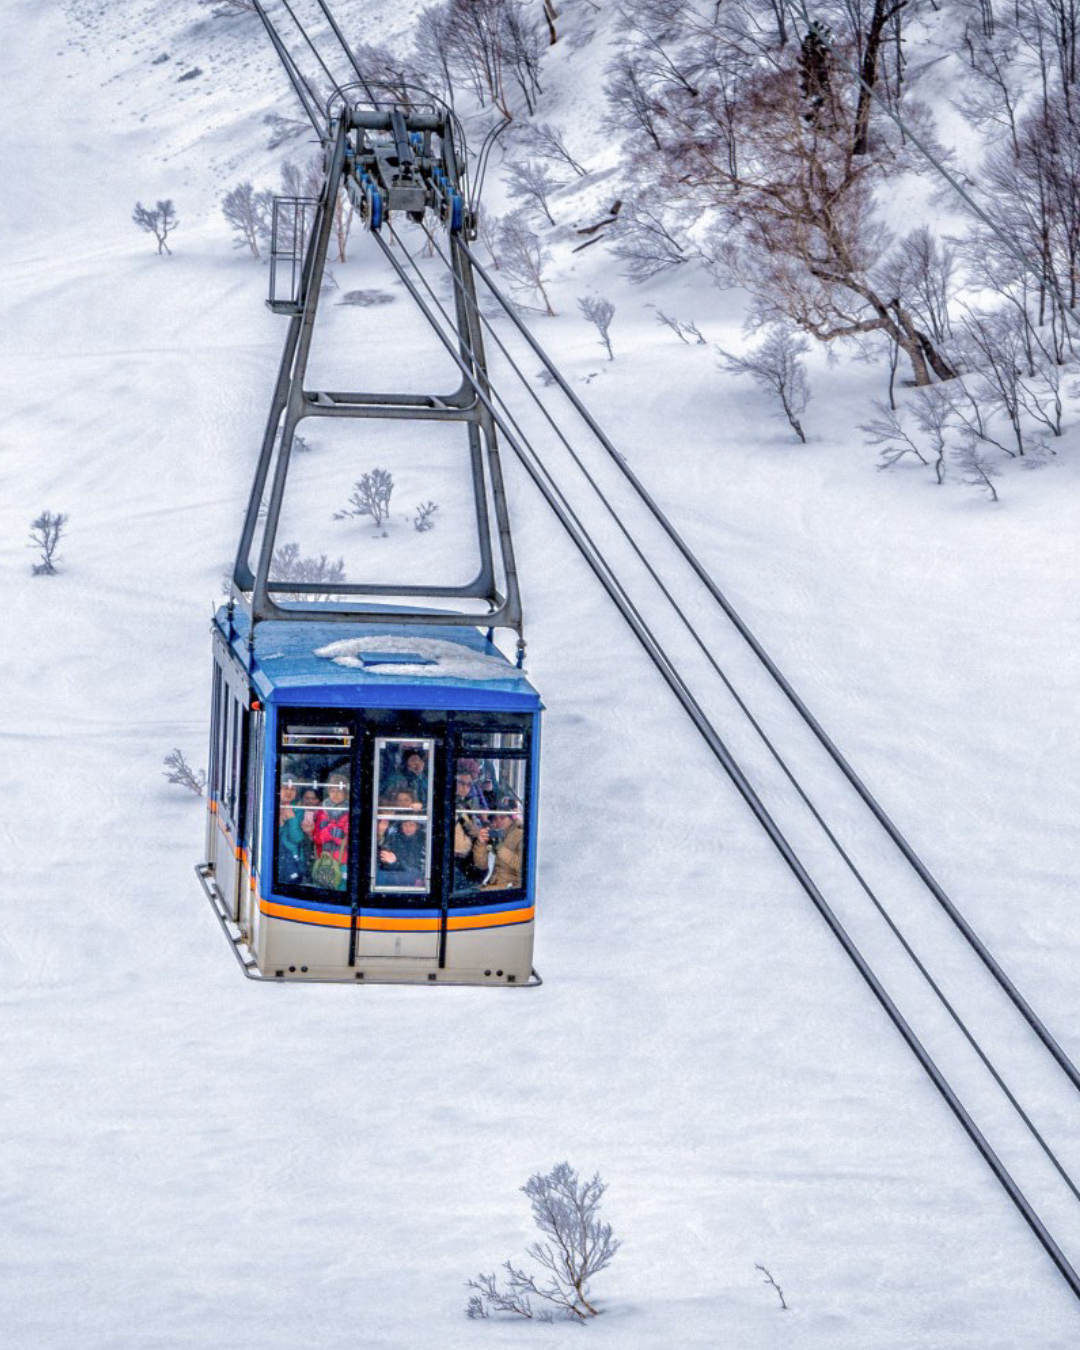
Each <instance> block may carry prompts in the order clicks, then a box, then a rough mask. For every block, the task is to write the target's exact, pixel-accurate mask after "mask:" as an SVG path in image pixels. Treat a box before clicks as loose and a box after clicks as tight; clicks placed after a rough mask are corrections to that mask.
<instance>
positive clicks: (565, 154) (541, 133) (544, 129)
mask: <svg viewBox="0 0 1080 1350" xmlns="http://www.w3.org/2000/svg"><path fill="white" fill-rule="evenodd" d="M526 139H527V143H528V145H529V147H530V148H531V149H532V150H534V151H535V152H536V154H538V155H539V156H540V158H541V159H550V160H554V161H555V162H556V163H562V164H568V165H569V166H570V168H571V169H573V171H574V173H576V174H577V176H578V177H579V178H584V177H586V175H587V174H588V172H589V171H588V169H586V168H585V167H584V165H582V164H579V163H578V161H577V160H576V159H575V158H574V156H573V155H572V154H571V153H570V151H569V150H568V149H567V146H566V141H565V139H564V138H563V134H562V132H561V131H559V130H558V129H557V128H556V127H553V126H552V125H551V123H550V122H538V123H534V124H530V126H529V129H528V132H527V135H526Z"/></svg>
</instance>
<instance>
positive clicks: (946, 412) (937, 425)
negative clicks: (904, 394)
mask: <svg viewBox="0 0 1080 1350" xmlns="http://www.w3.org/2000/svg"><path fill="white" fill-rule="evenodd" d="M944 388H945V387H944V386H943V385H940V384H935V385H931V386H930V388H928V389H917V390H916V391H915V398H914V400H913V410H914V417H915V425H916V426H917V427H918V429H919V430H920V431H921V432H922V433H923V435H924V436H926V437H927V439H928V440H929V442H930V449H931V451H932V453H933V455H934V474H935V476H936V477H937V481H938V483H939V484H941V483H944V481H945V448H946V447H945V433H946V431H948V429H949V427H950V426H951V425H952V416H953V404H952V401H951V400H950V398H949V396H948V394H946V393H945V392H944Z"/></svg>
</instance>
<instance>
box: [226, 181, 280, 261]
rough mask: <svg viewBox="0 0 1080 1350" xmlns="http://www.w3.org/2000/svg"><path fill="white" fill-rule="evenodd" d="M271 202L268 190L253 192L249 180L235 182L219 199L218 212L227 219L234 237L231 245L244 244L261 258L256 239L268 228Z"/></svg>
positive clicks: (264, 233) (271, 195) (272, 198)
mask: <svg viewBox="0 0 1080 1350" xmlns="http://www.w3.org/2000/svg"><path fill="white" fill-rule="evenodd" d="M273 206H274V194H273V193H272V192H256V191H255V188H254V186H253V185H252V184H251V183H250V182H246V181H245V182H243V183H237V185H236V187H234V188H232V189H231V190H230V191H228V192H227V193H226V194H225V196H224V197H223V198H222V201H221V214H222V215H223V216H224V217H225V219H226V220H227V221H228V222H229V225H230V226H231V227H232V229H233V231H234V233H235V234H236V238H235V239H234V240H233V247H234V248H245V247H246V248H248V249H250V251H251V256H252V257H253V258H261V257H262V253H261V252H260V250H259V243H260V241H265V239H266V237H267V235H268V234H269V232H270V215H271V212H272V211H273Z"/></svg>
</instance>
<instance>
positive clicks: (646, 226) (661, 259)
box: [610, 193, 694, 282]
mask: <svg viewBox="0 0 1080 1350" xmlns="http://www.w3.org/2000/svg"><path fill="white" fill-rule="evenodd" d="M610 238H611V251H612V253H614V254H615V256H616V257H617V258H618V259H619V260H620V261H621V262H622V264H623V272H624V274H625V275H626V276H627V277H628V278H629V279H630V280H631V281H633V282H643V281H648V280H649V278H650V277H655V276H657V275H658V274H659V273H661V272H667V271H670V270H671V269H672V268H674V267H680V266H681V265H682V264H683V263H685V262H688V261H689V260H690V259H691V258H692V257H693V256H694V250H693V248H692V247H691V245H690V244H689V243H688V242H687V239H686V235H685V233H684V232H683V230H682V228H681V226H680V225H679V224H678V223H676V220H675V219H674V218H672V217H671V216H670V215H669V213H668V211H667V210H666V208H665V204H664V202H663V200H662V199H661V198H660V197H659V196H658V195H657V194H655V193H642V194H640V195H639V196H638V198H637V200H636V201H628V202H627V203H626V204H625V206H624V207H623V208H622V210H621V212H620V213H619V216H618V219H617V220H616V221H615V223H614V225H613V226H612V229H611V235H610Z"/></svg>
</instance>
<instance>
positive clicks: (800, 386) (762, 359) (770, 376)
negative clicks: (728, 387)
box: [717, 324, 810, 445]
mask: <svg viewBox="0 0 1080 1350" xmlns="http://www.w3.org/2000/svg"><path fill="white" fill-rule="evenodd" d="M808 348H809V343H808V342H807V341H806V339H805V338H803V337H796V335H795V334H794V333H793V332H792V330H791V329H790V328H785V327H784V326H783V325H781V324H776V325H774V326H773V329H772V331H771V332H770V333H769V335H768V337H767V338H766V339H765V341H764V342H763V343H762V344H761V345H760V346H759V347H758V348H756V350H754V351H752V352H748V353H747V355H746V356H732V355H731V354H730V353H729V352H726V351H724V350H723V348H721V347H718V348H717V351H718V352H719V353H720V356H721V357H722V358H723V364H722V366H721V369H722V370H724V371H726V372H727V373H728V374H729V375H749V376H750V378H751V379H752V380H753V381H754V383H755V384H756V385H757V387H758V388H759V389H763V390H764V391H765V392H766V393H768V394H772V395H773V396H774V397H775V398H777V399H778V400H779V402H780V406H781V408H782V409H783V413H784V416H785V417H786V418H787V420H788V423H789V425H790V426H791V429H792V430H793V431H794V432H795V433H796V435H797V436H798V437H799V440H800V441H802V443H803V444H804V445H805V444H806V433H805V432H804V431H803V429H802V423H801V422H800V421H799V414H800V413H801V412H805V411H806V405H807V404H808V403H809V402H810V386H809V385H808V384H807V382H806V370H805V368H804V366H803V363H802V362H801V361H800V360H799V358H800V357H801V356H802V355H803V353H804V352H806V351H807V350H808Z"/></svg>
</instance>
